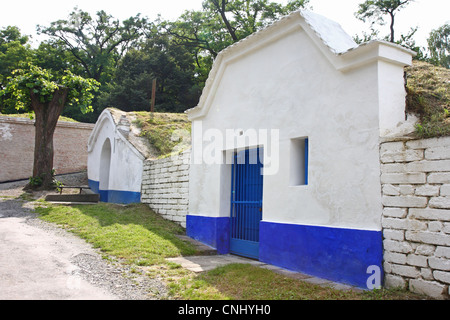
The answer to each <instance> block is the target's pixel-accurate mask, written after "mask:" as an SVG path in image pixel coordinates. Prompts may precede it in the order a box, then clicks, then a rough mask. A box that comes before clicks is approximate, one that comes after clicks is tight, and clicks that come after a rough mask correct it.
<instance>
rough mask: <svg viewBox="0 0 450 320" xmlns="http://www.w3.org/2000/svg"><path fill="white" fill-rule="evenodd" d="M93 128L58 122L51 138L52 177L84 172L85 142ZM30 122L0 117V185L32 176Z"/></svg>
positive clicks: (31, 130)
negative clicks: (53, 171) (52, 151)
mask: <svg viewBox="0 0 450 320" xmlns="http://www.w3.org/2000/svg"><path fill="white" fill-rule="evenodd" d="M93 128H94V125H93V124H87V123H73V122H62V121H60V122H58V124H57V126H56V129H55V134H54V137H53V145H54V152H55V155H54V159H53V167H54V169H55V171H56V174H66V173H75V172H81V171H85V170H86V168H87V142H88V139H89V135H90V134H91V132H92V129H93ZM34 135H35V128H34V120H30V119H24V118H10V117H5V116H0V159H1V161H0V182H5V181H14V180H21V179H28V178H29V177H30V176H31V175H32V174H33V159H34Z"/></svg>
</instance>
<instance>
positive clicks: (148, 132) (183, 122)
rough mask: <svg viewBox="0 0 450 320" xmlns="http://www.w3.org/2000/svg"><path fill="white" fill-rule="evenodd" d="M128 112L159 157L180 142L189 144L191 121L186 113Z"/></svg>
mask: <svg viewBox="0 0 450 320" xmlns="http://www.w3.org/2000/svg"><path fill="white" fill-rule="evenodd" d="M130 113H131V114H132V115H134V116H135V117H136V120H135V121H133V124H134V125H135V126H137V127H138V128H140V129H141V136H144V137H146V138H147V139H148V141H149V142H150V143H151V144H152V145H153V147H154V148H155V149H156V151H157V152H158V154H159V157H160V158H163V157H167V156H169V155H170V154H171V153H172V152H173V151H174V148H175V147H176V146H177V145H180V143H183V145H185V146H188V145H190V134H191V122H190V121H189V120H188V118H187V115H185V114H182V113H157V112H155V113H150V112H130ZM180 139H184V141H181V140H180ZM179 151H180V150H179Z"/></svg>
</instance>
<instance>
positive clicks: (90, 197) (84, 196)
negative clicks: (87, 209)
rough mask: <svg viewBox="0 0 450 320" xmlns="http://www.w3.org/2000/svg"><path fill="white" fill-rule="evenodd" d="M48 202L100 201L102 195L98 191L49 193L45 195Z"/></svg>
mask: <svg viewBox="0 0 450 320" xmlns="http://www.w3.org/2000/svg"><path fill="white" fill-rule="evenodd" d="M45 201H48V202H70V203H73V202H75V203H98V202H99V201H100V195H99V194H97V193H81V194H49V195H47V196H46V197H45Z"/></svg>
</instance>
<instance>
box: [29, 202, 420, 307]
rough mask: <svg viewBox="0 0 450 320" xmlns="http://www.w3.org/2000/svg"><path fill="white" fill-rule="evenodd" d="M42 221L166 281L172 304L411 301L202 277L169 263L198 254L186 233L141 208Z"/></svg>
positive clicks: (252, 272)
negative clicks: (176, 301) (182, 301)
mask: <svg viewBox="0 0 450 320" xmlns="http://www.w3.org/2000/svg"><path fill="white" fill-rule="evenodd" d="M39 205H40V207H38V208H36V211H37V212H38V213H39V217H40V218H41V219H43V220H45V221H47V222H51V223H56V224H58V225H60V226H61V227H63V228H65V229H67V230H69V231H71V232H73V233H75V234H77V235H79V236H80V237H81V238H83V239H85V240H86V241H87V242H89V243H91V244H92V245H93V246H94V247H97V248H99V249H100V250H101V251H102V252H103V253H104V256H105V258H109V259H113V260H114V259H115V260H118V261H120V262H121V263H125V264H128V265H131V267H132V268H133V270H136V272H145V273H146V274H147V275H148V276H149V277H158V278H159V279H162V280H163V281H164V282H165V283H166V284H167V287H168V289H169V298H171V299H185V300H408V299H423V297H422V296H419V295H415V294H412V293H410V292H408V291H404V290H377V291H373V292H363V293H360V292H354V291H341V290H336V289H333V288H324V287H321V286H318V285H314V284H309V283H306V282H304V281H300V280H296V279H292V278H289V277H286V276H283V275H281V274H277V273H275V272H273V271H271V270H267V269H263V268H259V267H256V266H252V265H248V264H231V265H227V266H223V267H219V268H216V269H214V270H212V271H209V272H203V273H200V274H197V273H194V272H192V271H189V270H187V269H184V268H182V267H181V266H180V265H179V264H176V263H173V262H168V261H167V260H165V258H168V257H175V256H180V255H193V254H198V252H196V250H195V248H194V247H193V246H192V244H190V243H188V242H184V241H182V240H180V239H179V238H178V237H177V236H176V235H179V234H184V233H185V229H184V228H182V227H180V226H179V225H177V224H175V223H173V222H171V221H168V220H165V219H163V218H162V217H161V216H159V215H157V214H155V213H154V212H153V211H152V210H150V209H149V208H148V206H146V205H143V204H133V205H127V206H122V205H114V204H105V203H100V204H96V205H79V206H73V207H69V206H60V205H51V204H49V203H45V202H39Z"/></svg>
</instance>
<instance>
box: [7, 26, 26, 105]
mask: <svg viewBox="0 0 450 320" xmlns="http://www.w3.org/2000/svg"><path fill="white" fill-rule="evenodd" d="M31 59H32V50H31V48H30V46H29V45H28V37H27V36H23V35H21V33H20V30H19V29H18V28H17V27H12V26H9V27H6V28H4V29H1V30H0V90H2V89H3V88H4V87H5V85H6V83H7V78H8V77H9V76H11V72H12V71H14V70H15V69H17V68H19V67H20V66H21V65H22V64H24V63H27V62H30V61H31ZM10 99H11V97H10V96H4V97H0V112H2V113H15V112H16V111H15V108H14V106H12V107H11V106H10V105H9V104H8V103H7V101H9V100H10Z"/></svg>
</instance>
